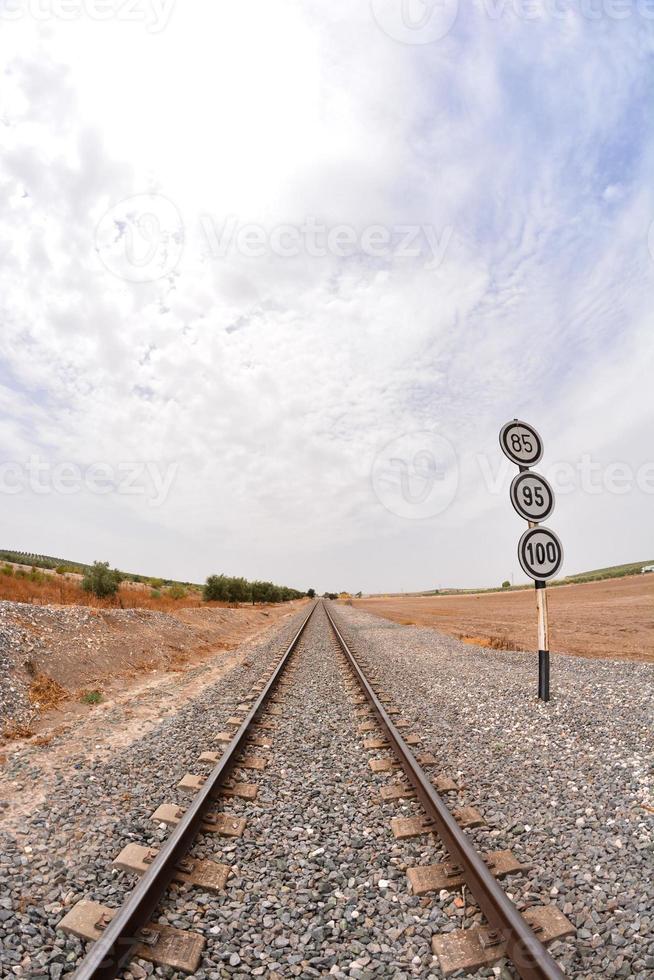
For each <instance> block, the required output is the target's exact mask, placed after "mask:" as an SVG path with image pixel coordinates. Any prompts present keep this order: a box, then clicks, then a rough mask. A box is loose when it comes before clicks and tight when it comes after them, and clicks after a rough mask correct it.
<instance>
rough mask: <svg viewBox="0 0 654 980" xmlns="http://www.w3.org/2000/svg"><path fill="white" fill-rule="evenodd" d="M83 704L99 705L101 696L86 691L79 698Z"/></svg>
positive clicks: (95, 692) (97, 693) (98, 693)
mask: <svg viewBox="0 0 654 980" xmlns="http://www.w3.org/2000/svg"><path fill="white" fill-rule="evenodd" d="M80 701H82V702H83V703H84V704H100V702H101V701H102V695H101V694H100V692H99V691H87V692H86V693H85V694H83V695H82V696H81V698H80Z"/></svg>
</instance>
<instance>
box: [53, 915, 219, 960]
mask: <svg viewBox="0 0 654 980" xmlns="http://www.w3.org/2000/svg"><path fill="white" fill-rule="evenodd" d="M117 911H118V909H112V908H109V907H108V906H107V905H100V903H99V902H89V901H87V900H86V899H83V900H82V901H80V902H77V904H76V905H74V906H73V907H72V909H71V910H70V911H69V912H67V913H66V915H65V916H64V917H63V919H62V920H61V922H60V923H59V925H58V926H57V928H58V929H60V930H61V931H62V932H64V933H66V934H67V935H70V936H76V937H77V938H78V939H84V940H86V941H87V942H89V941H90V942H97V940H98V939H100V937H101V936H102V933H103V932H104V930H105V929H106V928H107V926H108V925H109V923H110V922H111V920H112V919H113V917H114V915H115V914H116V912H117ZM138 938H139V939H140V940H141V942H139V944H138V945H137V946H135V947H134V950H133V951H132V956H133V957H139V958H140V959H142V960H147V961H148V962H149V963H155V964H156V965H157V966H170V967H172V969H173V970H182V971H183V972H184V973H196V972H197V970H198V968H199V966H200V961H201V959H202V950H203V949H204V945H205V940H204V938H203V937H202V936H200V935H198V933H197V932H187V931H186V930H184V929H174V928H173V927H172V926H164V925H161V923H159V922H148V924H147V925H146V926H145V927H144V928H143V929H141V930H139V933H138Z"/></svg>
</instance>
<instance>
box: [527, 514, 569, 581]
mask: <svg viewBox="0 0 654 980" xmlns="http://www.w3.org/2000/svg"><path fill="white" fill-rule="evenodd" d="M518 559H519V561H520V564H521V566H522V570H523V572H525V574H526V575H528V576H529V578H533V579H534V580H535V581H537V582H538V581H541V582H544V581H546V580H547V579H548V578H554V576H555V575H556V573H557V572H558V571H559V569H560V568H561V565H562V564H563V546H562V544H561V542H560V541H559V539H558V537H557V536H556V534H555V533H554V531H550V529H549V528H548V527H530V528H529V530H528V531H525V533H524V534H523V535H522V537H521V538H520V541H519V542H518Z"/></svg>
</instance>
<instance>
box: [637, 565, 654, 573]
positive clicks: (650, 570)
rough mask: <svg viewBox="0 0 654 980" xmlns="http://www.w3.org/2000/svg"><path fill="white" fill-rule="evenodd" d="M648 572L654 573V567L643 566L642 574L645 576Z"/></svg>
mask: <svg viewBox="0 0 654 980" xmlns="http://www.w3.org/2000/svg"><path fill="white" fill-rule="evenodd" d="M646 572H654V565H643V567H642V568H641V570H640V574H641V575H645V573H646Z"/></svg>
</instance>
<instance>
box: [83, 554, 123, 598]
mask: <svg viewBox="0 0 654 980" xmlns="http://www.w3.org/2000/svg"><path fill="white" fill-rule="evenodd" d="M121 582H122V575H121V574H120V572H119V571H118V570H117V569H116V568H114V569H111V568H109V562H108V561H94V562H93V566H92V567H91V568H89V569H88V571H87V572H86V573H85V575H84V578H83V579H82V588H83V589H84V591H85V592H92V593H93V595H95V596H97V597H98V598H99V599H106V598H108V597H109V596H114V595H116V593H117V592H118V588H119V586H120V583H121Z"/></svg>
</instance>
